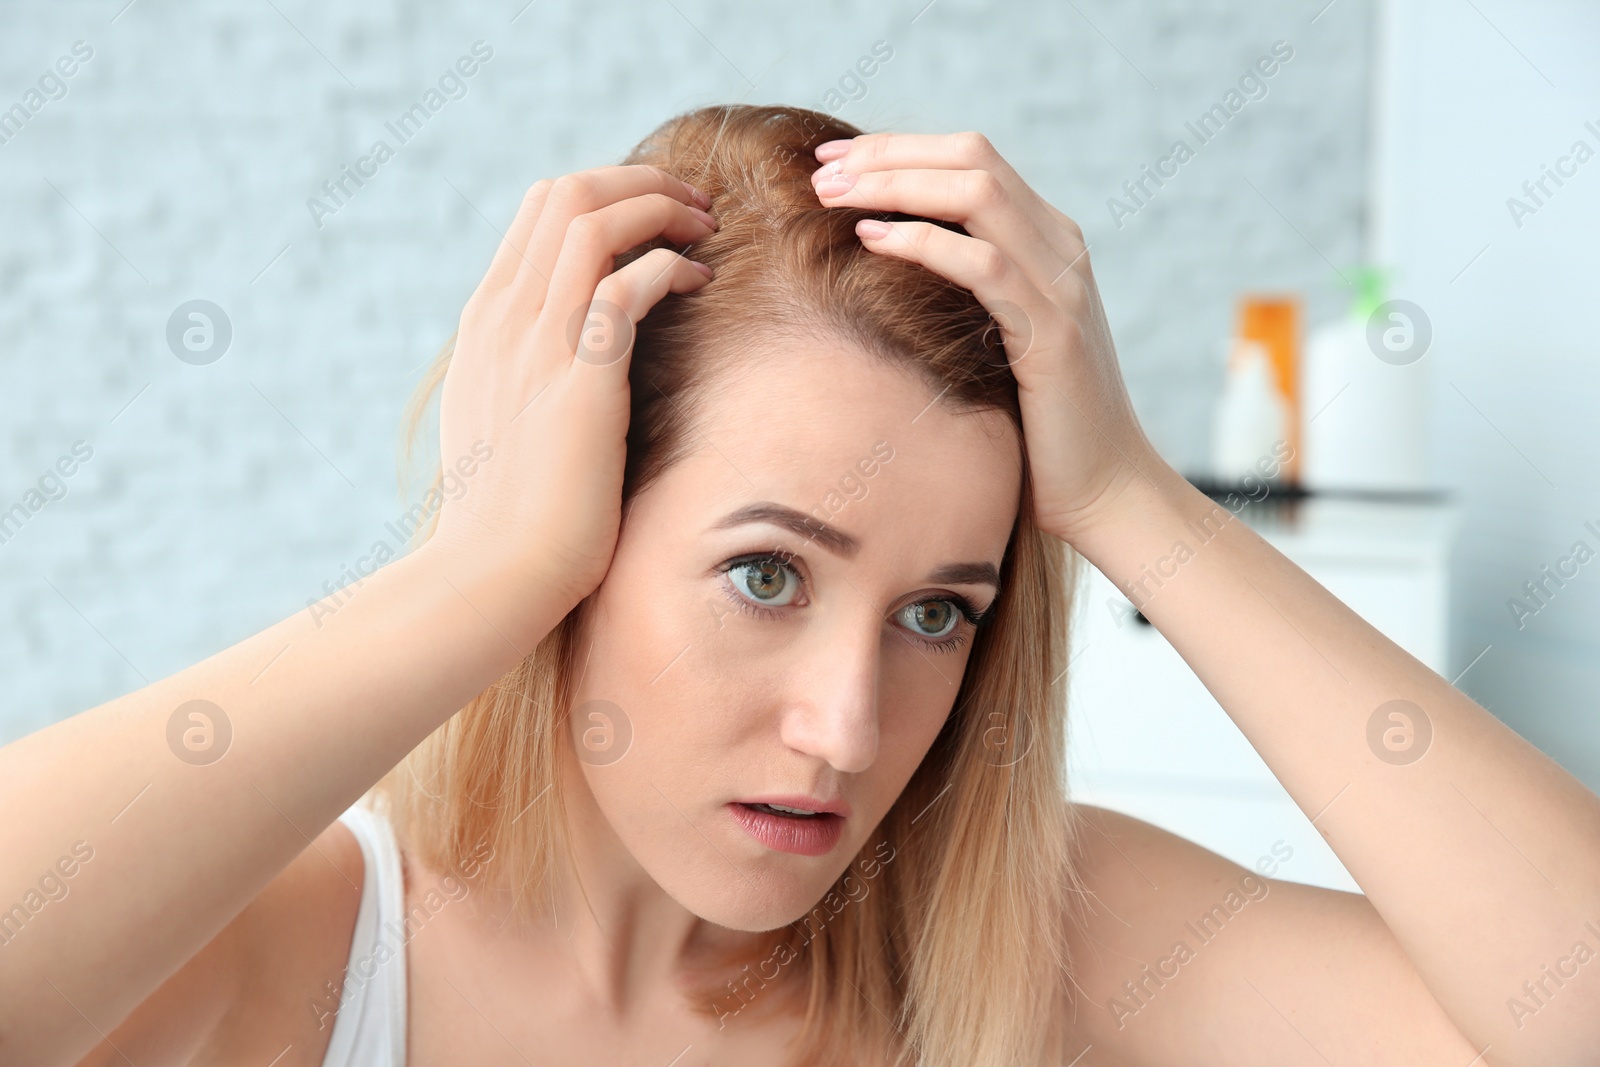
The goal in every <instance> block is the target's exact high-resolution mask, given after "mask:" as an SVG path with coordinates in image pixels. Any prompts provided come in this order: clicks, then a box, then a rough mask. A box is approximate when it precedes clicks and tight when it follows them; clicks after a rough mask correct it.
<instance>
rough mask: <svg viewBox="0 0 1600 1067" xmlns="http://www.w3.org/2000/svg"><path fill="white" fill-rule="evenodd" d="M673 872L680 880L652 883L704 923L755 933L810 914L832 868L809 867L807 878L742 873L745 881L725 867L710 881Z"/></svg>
mask: <svg viewBox="0 0 1600 1067" xmlns="http://www.w3.org/2000/svg"><path fill="white" fill-rule="evenodd" d="M678 873H679V875H680V877H681V881H679V880H678V879H661V878H658V879H657V883H658V884H659V885H660V886H661V887H662V888H663V889H665V890H666V891H667V894H668V895H669V896H671V897H672V898H673V899H674V900H676V901H677V902H678V903H679V904H681V905H683V907H684V909H685V910H686V911H689V912H692V913H693V914H694V915H696V916H697V917H699V918H700V919H702V920H704V921H705V922H708V923H714V924H716V925H717V926H722V927H726V928H727V929H729V930H741V931H744V932H746V933H752V934H755V933H765V932H767V931H769V930H776V929H778V928H780V927H783V926H788V925H789V924H790V923H792V922H795V921H796V920H798V919H801V918H803V917H805V916H806V915H808V914H810V913H811V911H812V909H813V908H815V907H817V904H818V901H819V900H821V899H822V897H823V896H824V895H826V894H827V892H828V889H829V887H830V886H831V885H832V884H833V881H834V877H835V875H836V873H837V872H832V873H829V872H818V871H814V872H812V876H811V877H808V878H802V877H800V876H798V875H794V874H788V875H785V874H781V873H779V872H776V871H766V872H746V878H748V879H749V881H748V882H746V881H745V880H744V879H742V878H739V877H737V876H735V875H732V874H730V873H728V872H727V869H726V868H725V867H724V868H723V870H722V871H720V872H715V876H714V877H713V878H712V879H710V880H703V879H695V878H694V877H693V876H692V875H689V874H688V872H684V871H680V872H678ZM673 881H679V884H678V885H674V884H672V882H673ZM685 883H688V884H685Z"/></svg>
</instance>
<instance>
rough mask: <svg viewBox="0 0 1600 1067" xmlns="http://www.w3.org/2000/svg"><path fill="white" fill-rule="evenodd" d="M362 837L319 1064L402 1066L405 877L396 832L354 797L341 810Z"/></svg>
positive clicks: (332, 1066) (327, 1066) (335, 1066)
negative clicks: (338, 983) (360, 869)
mask: <svg viewBox="0 0 1600 1067" xmlns="http://www.w3.org/2000/svg"><path fill="white" fill-rule="evenodd" d="M339 819H340V821H341V822H343V823H344V824H345V825H346V826H347V827H349V828H350V831H351V832H352V833H354V834H355V837H356V840H357V841H358V842H360V844H361V858H362V860H363V862H364V863H365V867H366V870H365V874H364V876H363V879H362V883H361V908H360V911H359V912H358V913H357V914H356V928H355V933H354V935H353V936H352V937H351V939H350V959H349V962H348V963H347V965H346V969H345V975H344V988H343V990H342V991H341V992H340V995H339V1010H338V1013H337V1014H336V1015H335V1016H334V1022H333V1035H332V1036H331V1037H330V1038H329V1040H328V1052H327V1055H326V1056H324V1057H323V1059H322V1064H323V1067H405V1062H406V937H405V926H404V922H403V919H404V914H405V883H404V881H403V876H402V873H401V869H400V851H399V849H398V848H396V846H395V840H394V831H393V830H392V829H391V828H390V826H389V820H388V819H387V818H386V817H385V816H384V815H382V814H380V813H378V812H374V811H372V810H371V809H369V808H367V807H364V806H363V805H362V804H361V803H360V802H359V801H358V802H357V803H356V804H354V805H352V806H351V807H350V808H349V810H347V811H346V812H345V813H344V814H343V815H341V816H339Z"/></svg>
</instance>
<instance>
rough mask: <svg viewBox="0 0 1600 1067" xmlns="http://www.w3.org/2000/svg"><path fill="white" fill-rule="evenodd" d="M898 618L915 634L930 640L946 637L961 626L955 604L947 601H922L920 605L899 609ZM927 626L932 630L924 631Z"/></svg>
mask: <svg viewBox="0 0 1600 1067" xmlns="http://www.w3.org/2000/svg"><path fill="white" fill-rule="evenodd" d="M900 617H901V618H902V619H903V620H905V622H906V623H907V624H908V625H909V626H910V627H911V628H912V630H913V631H914V632H915V633H918V634H921V635H922V636H923V637H930V638H940V637H948V636H950V634H952V633H953V632H955V628H956V627H957V626H959V625H961V615H960V613H959V612H958V611H957V609H956V606H955V604H954V603H952V602H951V601H948V600H924V601H923V602H922V603H920V604H912V605H911V606H909V607H906V608H902V609H901V611H900ZM929 625H931V626H932V627H933V629H932V630H928V629H925V627H926V626H929Z"/></svg>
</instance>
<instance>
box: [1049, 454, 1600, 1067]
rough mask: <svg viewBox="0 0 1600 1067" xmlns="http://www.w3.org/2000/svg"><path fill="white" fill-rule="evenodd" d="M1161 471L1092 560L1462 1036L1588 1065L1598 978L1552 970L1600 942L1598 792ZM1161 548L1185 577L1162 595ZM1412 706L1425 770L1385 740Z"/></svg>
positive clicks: (1105, 529)
mask: <svg viewBox="0 0 1600 1067" xmlns="http://www.w3.org/2000/svg"><path fill="white" fill-rule="evenodd" d="M1149 469H1150V477H1149V478H1146V479H1140V480H1139V481H1137V482H1136V483H1135V484H1134V485H1133V486H1132V487H1130V488H1129V489H1128V490H1127V491H1126V492H1125V493H1124V494H1123V496H1122V497H1121V498H1120V499H1119V500H1118V501H1117V502H1116V503H1115V504H1113V505H1110V506H1108V508H1107V511H1106V514H1105V515H1104V516H1102V517H1101V521H1099V522H1098V523H1096V524H1094V525H1093V526H1092V527H1091V528H1089V529H1088V530H1086V531H1085V532H1083V533H1082V534H1080V535H1078V536H1076V537H1075V538H1074V539H1073V540H1074V544H1075V545H1076V547H1077V548H1078V549H1079V551H1080V552H1082V553H1083V555H1084V556H1085V557H1087V558H1088V559H1089V560H1090V561H1091V562H1093V563H1094V564H1095V565H1096V566H1097V567H1099V569H1100V570H1101V571H1102V572H1104V573H1105V574H1106V576H1107V577H1108V578H1110V579H1111V581H1113V582H1114V583H1115V584H1116V585H1117V586H1118V587H1119V588H1120V589H1122V590H1123V591H1124V592H1127V593H1129V595H1130V599H1132V600H1133V601H1134V602H1135V603H1136V604H1137V605H1139V606H1140V608H1141V610H1142V611H1143V613H1144V615H1145V616H1146V617H1147V618H1148V619H1149V620H1150V621H1151V622H1152V623H1153V624H1154V625H1155V626H1156V628H1157V629H1159V630H1160V631H1161V633H1162V634H1163V635H1164V636H1165V637H1166V638H1167V640H1168V641H1170V642H1171V643H1172V645H1173V647H1174V648H1175V649H1177V651H1178V652H1179V654H1180V655H1182V656H1183V658H1184V659H1185V661H1187V662H1188V664H1189V665H1190V667H1191V668H1192V669H1193V670H1194V672H1195V674H1196V675H1197V676H1198V677H1199V678H1200V680H1201V681H1202V682H1203V683H1204V684H1205V686H1206V687H1207V689H1209V690H1210V692H1211V693H1212V695H1213V696H1215V697H1216V699H1217V701H1218V702H1219V703H1220V704H1221V705H1222V707H1223V708H1224V709H1225V710H1226V711H1227V713H1228V714H1229V715H1230V716H1231V717H1232V719H1233V720H1234V722H1235V723H1237V724H1238V726H1239V728H1240V729H1241V730H1242V731H1243V732H1244V734H1245V736H1246V737H1247V738H1248V739H1249V740H1250V742H1251V744H1252V745H1254V747H1255V748H1256V750H1257V751H1258V752H1260V753H1261V755H1262V757H1263V759H1265V761H1266V762H1267V764H1268V765H1269V766H1270V767H1271V768H1272V770H1273V772H1274V774H1276V775H1277V777H1278V778H1279V780H1280V781H1281V782H1282V783H1283V784H1284V786H1285V788H1286V789H1287V790H1288V792H1289V793H1290V795H1291V796H1293V797H1294V799H1295V801H1296V803H1298V804H1299V806H1300V807H1301V809H1302V810H1304V811H1305V812H1306V813H1307V815H1308V816H1309V817H1311V818H1313V819H1314V820H1315V824H1316V826H1317V828H1318V829H1319V830H1320V831H1322V833H1323V834H1324V836H1325V837H1326V838H1327V840H1328V842H1329V844H1330V845H1331V846H1332V847H1333V849H1334V851H1335V852H1336V853H1337V855H1338V856H1339V858H1340V860H1341V861H1343V863H1344V864H1345V866H1346V867H1347V868H1348V869H1349V871H1350V873H1351V874H1352V876H1354V878H1355V879H1356V881H1357V882H1358V883H1359V884H1360V885H1361V887H1362V889H1363V891H1364V892H1365V893H1366V895H1367V897H1368V898H1369V899H1370V900H1371V902H1372V904H1373V906H1374V907H1375V908H1376V909H1377V911H1378V912H1379V914H1381V915H1382V916H1383V918H1384V920H1385V921H1386V922H1387V923H1388V924H1389V926H1390V928H1391V929H1392V930H1393V931H1394V933H1395V935H1396V937H1397V938H1398V939H1399V941H1400V942H1401V944H1402V945H1403V946H1404V947H1405V949H1406V952H1407V954H1408V956H1409V957H1410V959H1411V960H1412V962H1413V964H1414V965H1415V966H1416V968H1417V970H1418V972H1419V973H1420V974H1421V975H1422V977H1423V979H1424V980H1425V981H1426V982H1427V983H1428V986H1429V988H1430V989H1431V990H1432V991H1433V993H1434V995H1435V997H1436V998H1437V999H1438V1000H1439V1002H1440V1004H1441V1005H1442V1006H1443V1007H1444V1008H1445V1010H1446V1011H1447V1012H1449V1014H1450V1015H1451V1017H1452V1018H1453V1019H1454V1020H1455V1021H1456V1023H1457V1025H1458V1027H1459V1028H1460V1029H1461V1031H1462V1032H1463V1033H1464V1034H1465V1035H1467V1036H1468V1037H1469V1038H1470V1039H1472V1040H1473V1041H1474V1042H1475V1043H1476V1045H1477V1047H1480V1048H1481V1047H1483V1046H1484V1045H1490V1044H1492V1045H1493V1051H1492V1052H1491V1053H1490V1054H1489V1056H1488V1057H1487V1059H1488V1061H1489V1062H1492V1063H1540V1064H1551V1063H1563V1062H1575V1061H1574V1059H1573V1057H1575V1056H1576V1055H1577V1054H1578V1052H1579V1050H1580V1049H1585V1048H1593V1047H1596V1046H1597V1045H1600V971H1596V972H1595V973H1594V974H1585V973H1583V972H1581V971H1580V972H1579V973H1578V974H1577V975H1576V976H1575V977H1574V976H1573V974H1572V973H1571V968H1572V966H1573V964H1570V963H1569V964H1568V965H1567V972H1568V973H1567V974H1566V975H1565V976H1564V977H1563V978H1561V982H1562V983H1563V985H1561V986H1559V987H1558V986H1557V985H1556V984H1555V983H1554V982H1552V981H1549V980H1547V979H1546V978H1545V975H1546V973H1547V972H1545V971H1543V970H1542V968H1544V967H1546V966H1550V967H1551V969H1552V971H1556V970H1559V968H1558V967H1557V966H1556V965H1557V963H1558V961H1561V960H1563V959H1565V958H1569V957H1571V956H1572V954H1573V950H1574V946H1575V944H1576V943H1578V942H1580V941H1581V942H1585V943H1586V944H1587V945H1588V947H1589V948H1590V949H1591V950H1596V949H1600V799H1597V798H1596V797H1595V796H1594V794H1592V793H1590V792H1589V791H1588V790H1586V789H1585V788H1584V787H1583V786H1582V785H1581V784H1580V783H1579V782H1577V781H1576V780H1575V779H1574V778H1572V776H1570V775H1569V774H1567V773H1566V772H1565V771H1563V770H1562V769H1561V768H1560V767H1559V766H1558V765H1556V764H1555V763H1554V762H1553V761H1552V760H1550V759H1549V758H1548V757H1546V756H1544V755H1543V754H1542V753H1540V752H1539V751H1538V750H1537V749H1535V748H1534V747H1533V746H1531V745H1529V744H1528V743H1526V742H1525V741H1523V740H1522V739H1521V738H1519V737H1518V736H1517V735H1516V734H1515V733H1513V732H1512V731H1511V730H1510V729H1508V728H1507V727H1505V726H1504V725H1503V724H1501V723H1500V722H1499V720H1497V719H1496V718H1494V717H1493V716H1492V715H1490V714H1489V713H1488V712H1486V711H1484V710H1483V709H1482V708H1480V707H1479V706H1478V705H1477V704H1475V703H1474V702H1473V701H1471V700H1470V699H1468V698H1467V697H1466V696H1464V695H1463V694H1461V693H1460V692H1459V691H1457V690H1456V689H1454V688H1453V687H1451V686H1450V685H1449V684H1448V683H1447V682H1445V681H1444V680H1443V679H1442V678H1440V677H1439V676H1438V675H1436V674H1435V673H1433V672H1432V671H1431V670H1429V669H1428V668H1427V667H1425V666H1424V665H1422V664H1421V663H1420V662H1418V661H1417V660H1416V659H1414V658H1413V657H1412V656H1410V655H1409V654H1407V653H1406V652H1405V651H1404V650H1402V649H1401V648H1399V647H1398V646H1397V645H1395V644H1394V643H1393V642H1392V641H1390V640H1389V639H1387V638H1386V637H1384V636H1383V635H1382V634H1380V633H1379V632H1378V631H1377V630H1375V629H1374V628H1373V627H1372V626H1371V625H1369V624H1368V623H1367V622H1365V621H1364V620H1363V619H1361V618H1360V617H1359V616H1357V615H1356V614H1355V613H1354V612H1352V611H1351V610H1349V609H1348V608H1346V607H1345V606H1344V605H1343V604H1342V603H1340V602H1339V601H1338V600H1337V599H1336V598H1335V597H1333V596H1332V595H1331V594H1330V593H1328V592H1327V591H1326V590H1325V589H1323V588H1322V587H1321V586H1320V585H1318V584H1317V583H1316V581H1315V580H1313V579H1312V578H1311V577H1310V576H1309V575H1307V574H1306V573H1305V572H1304V571H1302V570H1300V569H1299V568H1298V567H1296V566H1295V565H1294V564H1293V563H1291V562H1290V561H1289V560H1288V559H1286V558H1285V557H1284V556H1283V555H1282V554H1281V553H1279V552H1278V551H1277V550H1276V549H1274V548H1272V547H1271V546H1270V545H1268V544H1267V543H1266V542H1265V541H1263V540H1262V539H1261V538H1260V537H1259V536H1257V535H1256V534H1255V533H1254V532H1253V531H1251V530H1250V529H1249V528H1248V527H1247V526H1246V525H1245V524H1244V523H1243V522H1241V521H1239V520H1237V519H1235V518H1233V516H1232V515H1231V514H1230V512H1229V511H1228V510H1227V509H1225V508H1222V507H1220V506H1218V505H1216V504H1214V503H1213V502H1212V501H1210V500H1209V499H1208V498H1207V497H1205V496H1204V495H1203V494H1201V493H1200V492H1198V491H1197V490H1195V489H1194V488H1193V487H1192V486H1189V485H1188V483H1187V482H1185V481H1184V480H1183V479H1182V478H1181V477H1179V476H1178V475H1177V474H1176V473H1174V472H1172V471H1171V470H1170V468H1166V467H1165V466H1163V465H1159V464H1152V465H1151V467H1150V468H1149ZM1180 546H1181V547H1180ZM1163 559H1166V560H1169V561H1172V562H1168V563H1166V564H1164V569H1165V571H1167V572H1170V571H1172V570H1173V569H1174V564H1175V565H1176V574H1175V575H1174V576H1172V577H1170V578H1167V577H1165V576H1162V577H1161V578H1160V586H1159V588H1155V587H1154V583H1153V582H1151V581H1150V580H1149V577H1148V576H1149V574H1150V573H1151V569H1153V568H1154V566H1155V564H1156V562H1157V561H1158V560H1163ZM1395 700H1403V701H1409V702H1410V703H1411V704H1414V705H1416V706H1417V707H1418V708H1420V709H1421V712H1422V716H1425V717H1426V721H1427V723H1428V724H1429V725H1430V726H1431V739H1430V740H1428V741H1427V748H1426V750H1425V752H1424V754H1423V755H1422V756H1421V758H1418V759H1415V760H1414V761H1413V762H1398V761H1397V762H1389V761H1385V760H1384V759H1380V758H1379V755H1378V754H1377V753H1378V751H1379V750H1381V745H1380V746H1379V749H1378V750H1375V749H1374V748H1373V747H1370V746H1369V721H1370V720H1371V719H1372V718H1373V716H1374V713H1375V712H1376V711H1377V709H1379V707H1380V706H1382V705H1385V704H1387V703H1389V702H1390V701H1395ZM1129 713H1130V714H1137V709H1130V711H1129ZM1412 718H1414V719H1418V720H1420V719H1421V716H1416V715H1413V716H1412ZM1418 738H1419V743H1420V732H1419V735H1418ZM1585 923H1592V924H1593V926H1592V927H1589V926H1586V925H1585ZM1595 966H1600V963H1596V964H1595ZM1589 969H1590V968H1585V969H1584V970H1589ZM1530 980H1531V981H1532V982H1533V983H1534V989H1535V991H1536V992H1537V998H1536V999H1535V998H1530V996H1529V994H1528V992H1527V991H1526V990H1525V989H1524V983H1525V982H1528V981H1530ZM1541 980H1544V983H1545V984H1544V989H1545V990H1546V991H1548V994H1547V993H1546V992H1541V991H1538V989H1539V983H1540V982H1541ZM1512 998H1516V999H1518V1000H1520V1001H1521V1002H1523V1003H1524V1004H1526V1005H1528V1006H1529V1007H1533V1008H1536V1009H1537V1010H1536V1012H1535V1013H1526V1012H1517V1013H1515V1014H1514V1013H1513V1011H1512V1008H1511V1006H1510V1005H1509V1004H1508V1001H1509V1000H1511V999H1512Z"/></svg>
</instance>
